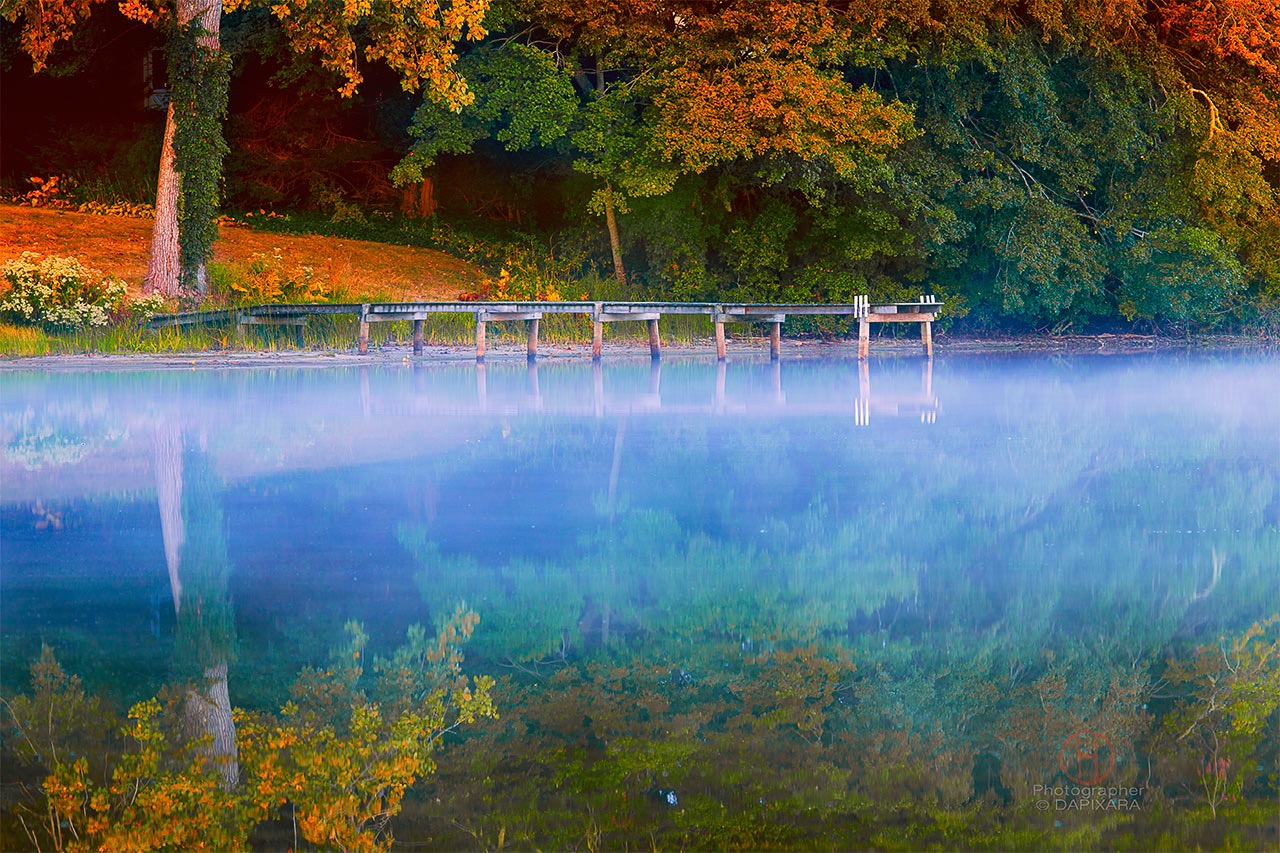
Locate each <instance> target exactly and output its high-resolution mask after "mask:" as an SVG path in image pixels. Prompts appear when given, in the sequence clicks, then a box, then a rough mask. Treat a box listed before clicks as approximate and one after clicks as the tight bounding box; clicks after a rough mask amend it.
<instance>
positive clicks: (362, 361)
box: [0, 334, 1280, 373]
mask: <svg viewBox="0 0 1280 853" xmlns="http://www.w3.org/2000/svg"><path fill="white" fill-rule="evenodd" d="M1277 351H1280V342H1278V341H1275V340H1272V339H1270V338H1265V337H1259V336H1256V335H1255V336H1246V335H1215V336H1201V337H1190V338H1171V337H1161V336H1157V335H1134V334H1100V335H1056V336H1033V335H1008V336H990V337H984V336H946V337H936V338H935V339H934V358H935V359H943V358H946V357H947V356H950V355H961V356H980V355H999V356H1010V355H1013V356H1016V355H1028V356H1033V355H1064V356H1097V355H1104V356H1109V355H1138V354H1144V353H1156V352H1162V353H1175V352H1185V353H1213V352H1258V353H1272V352H1277ZM662 353H663V357H664V358H672V359H679V360H711V361H714V360H715V343H714V341H710V340H707V341H694V342H691V343H676V344H664V345H663V348H662ZM857 354H858V342H857V340H856V339H853V340H837V341H830V340H810V339H803V338H800V339H791V340H786V339H784V340H783V342H782V360H783V361H794V360H808V359H827V358H834V359H856V358H857ZM728 356H729V359H728V360H729V361H731V362H732V361H752V362H755V361H768V360H769V350H768V344H767V342H763V341H762V342H749V343H748V342H737V343H731V344H730V345H729V347H728ZM882 357H889V358H906V357H917V358H919V357H923V354H922V352H921V345H920V342H919V341H918V340H917V339H914V338H890V339H881V340H874V339H873V341H872V346H871V358H872V359H873V360H874V359H877V358H882ZM638 359H642V360H644V361H649V360H650V356H649V352H648V349H647V347H646V346H645V345H644V344H643V343H640V342H636V343H622V342H613V343H606V344H605V346H604V355H603V360H604V361H605V362H608V361H618V360H625V361H631V360H638ZM537 361H538V363H544V362H546V363H556V362H566V361H568V362H582V361H586V362H590V361H591V345H590V344H589V343H581V344H579V343H552V342H543V344H542V346H541V348H540V350H539V353H538V359H537ZM466 362H471V363H474V362H475V348H474V347H473V346H472V345H470V344H445V345H441V344H436V345H428V346H427V347H426V348H425V350H424V351H423V354H422V355H417V356H415V355H414V354H413V351H412V347H411V345H409V344H395V345H387V346H380V347H371V348H370V352H369V353H368V354H367V355H361V354H359V353H358V352H356V350H355V347H352V348H350V349H342V350H334V349H327V350H295V349H284V350H243V351H233V350H197V351H191V352H173V353H144V352H115V353H60V354H54V355H40V356H10V355H3V354H0V373H4V372H16V371H32V370H37V371H39V370H44V371H57V370H104V371H106V370H136V369H149V370H193V369H231V368H261V367H336V366H341V367H358V366H362V365H363V366H371V365H377V366H386V365H392V364H431V363H466ZM512 362H520V363H525V362H526V351H525V347H524V346H523V345H521V344H508V343H501V344H498V345H496V346H492V345H491V346H490V347H489V349H488V352H487V353H486V357H485V362H484V363H485V364H495V363H502V364H507V363H512Z"/></svg>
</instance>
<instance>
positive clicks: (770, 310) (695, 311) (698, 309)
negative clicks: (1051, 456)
mask: <svg viewBox="0 0 1280 853" xmlns="http://www.w3.org/2000/svg"><path fill="white" fill-rule="evenodd" d="M942 305H943V303H941V302H939V301H938V300H937V299H935V298H934V296H933V295H932V294H926V295H924V296H922V297H921V298H920V299H919V300H917V301H915V302H895V303H886V304H872V303H871V302H870V301H869V300H868V298H867V297H865V296H859V297H855V299H854V301H853V302H850V303H839V304H805V303H795V304H767V303H729V302H604V301H600V302H540V301H528V302H463V301H456V302H377V303H372V302H365V303H350V304H320V305H254V306H249V307H245V308H238V309H228V310H220V311H185V312H181V313H177V314H157V315H155V316H154V317H152V318H151V319H150V320H149V321H148V327H149V328H151V329H162V328H165V327H169V326H184V325H195V324H209V325H212V324H218V323H229V322H234V323H235V324H236V333H237V337H242V336H243V334H244V330H245V328H246V327H247V326H251V325H275V326H293V327H295V328H296V330H297V335H298V338H299V340H301V335H302V327H303V326H304V325H305V324H306V322H307V318H308V317H315V316H334V315H343V314H346V315H354V316H356V317H357V318H358V333H357V348H358V349H359V351H360V353H361V354H366V353H368V352H369V329H370V326H371V325H372V324H373V323H386V322H404V321H409V322H412V323H413V352H414V354H415V355H420V354H421V353H422V351H423V323H424V322H425V321H426V320H427V319H428V318H430V317H431V316H432V315H434V314H462V315H471V316H472V317H474V319H475V342H476V361H479V362H483V361H484V358H485V351H486V331H487V327H488V324H490V323H512V322H523V323H525V324H526V328H527V332H528V345H527V348H526V352H527V356H528V359H529V360H530V361H533V360H535V359H536V358H537V357H538V328H539V324H540V321H541V320H542V319H543V318H544V317H545V316H547V315H548V314H578V315H585V316H587V317H590V319H591V356H592V358H593V359H595V360H599V359H600V358H601V355H602V353H603V340H604V331H603V330H604V324H605V323H622V322H635V323H641V322H642V323H645V324H646V326H647V328H648V333H649V354H650V356H651V357H652V358H654V359H658V358H661V357H662V338H661V335H660V332H659V325H658V324H659V321H660V320H661V319H662V317H663V316H665V315H690V314H692V315H703V316H707V317H710V318H711V320H712V322H713V323H714V325H715V342H716V356H717V358H718V359H719V360H721V361H723V360H724V359H725V357H726V346H725V331H724V327H725V324H727V323H756V324H765V325H768V327H769V356H770V358H771V359H773V360H777V359H778V358H780V357H781V351H782V324H783V323H785V322H786V320H787V317H789V316H791V317H795V316H835V317H849V318H850V320H851V321H852V320H856V321H857V323H858V358H860V359H865V358H867V356H868V354H869V352H870V342H871V334H870V329H871V325H872V324H873V323H917V324H919V326H920V340H921V344H922V346H923V348H924V352H925V355H926V356H928V357H930V358H932V357H933V328H932V327H933V321H934V320H935V319H937V315H938V312H939V311H940V310H941V308H942Z"/></svg>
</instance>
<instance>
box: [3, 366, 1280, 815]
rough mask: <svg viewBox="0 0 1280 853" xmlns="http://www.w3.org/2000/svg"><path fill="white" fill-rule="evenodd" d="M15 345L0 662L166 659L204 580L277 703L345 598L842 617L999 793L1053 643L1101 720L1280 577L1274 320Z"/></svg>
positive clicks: (697, 671) (491, 653)
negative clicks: (1215, 329)
mask: <svg viewBox="0 0 1280 853" xmlns="http://www.w3.org/2000/svg"><path fill="white" fill-rule="evenodd" d="M3 378H4V389H3V395H2V396H0V429H2V431H3V439H2V440H3V448H4V455H3V460H2V461H0V477H2V482H3V491H2V494H0V544H2V548H3V550H2V553H0V560H2V571H0V608H2V619H0V626H2V627H0V631H2V632H3V633H2V638H0V652H2V653H3V660H4V661H5V666H4V669H3V674H2V675H3V688H4V693H5V694H12V693H14V692H16V691H19V690H22V689H24V688H25V681H26V672H25V666H24V664H23V662H25V661H29V660H32V659H34V658H35V657H36V656H37V655H38V654H39V652H40V647H41V645H42V644H49V645H51V646H54V647H55V648H56V649H57V651H58V654H59V658H60V660H61V661H62V663H63V664H64V666H66V667H67V669H68V670H70V671H73V672H76V673H78V674H80V675H81V676H82V677H83V678H84V679H85V682H86V686H87V687H89V688H90V689H91V690H97V691H104V692H106V693H108V694H109V695H111V696H113V697H115V698H116V699H117V700H118V701H119V702H121V703H128V702H131V701H136V700H138V699H141V698H145V697H148V696H151V695H153V694H154V693H155V692H156V690H157V689H158V688H159V687H160V686H161V685H163V684H164V683H166V682H167V681H169V680H171V679H173V678H176V677H182V676H183V673H184V667H187V666H189V662H187V658H189V657H190V654H189V650H188V651H185V652H184V643H186V644H188V645H189V644H190V642H191V640H190V638H189V636H188V635H189V634H190V631H188V630H186V629H184V628H183V624H184V623H183V619H184V618H185V619H187V620H189V619H190V618H191V616H190V611H189V610H187V611H184V610H183V609H182V606H181V604H180V603H181V602H184V601H186V602H191V603H192V606H194V607H197V608H199V607H200V606H203V607H205V608H206V610H205V611H201V614H202V615H201V618H202V619H204V620H205V622H204V623H201V624H202V626H203V627H201V629H200V630H202V631H204V632H205V633H204V634H201V635H200V639H199V640H198V642H199V643H204V644H206V645H208V644H212V645H213V646H214V647H217V648H222V649H224V650H226V649H229V650H231V656H232V661H233V662H232V664H231V667H230V676H229V683H230V692H231V699H232V702H233V703H234V704H236V705H240V706H244V707H249V708H259V709H272V708H276V707H278V706H279V705H280V703H281V702H283V701H284V700H285V698H287V693H286V690H287V687H288V685H289V683H290V682H291V680H292V676H293V674H294V673H296V672H297V671H298V669H299V668H300V667H302V666H304V665H308V664H311V665H318V664H321V663H323V662H324V661H325V660H326V658H327V656H328V654H329V651H330V649H331V648H333V647H336V646H340V645H341V644H342V643H343V640H344V633H343V625H344V623H346V622H347V621H349V620H357V621H359V622H361V623H363V625H364V626H365V629H366V630H367V631H368V632H369V634H370V635H371V637H372V641H371V645H372V646H373V647H376V648H383V649H390V648H393V647H394V646H395V645H396V644H397V643H398V642H399V641H400V640H401V639H402V638H403V637H404V633H405V630H406V628H407V627H408V626H409V625H411V624H413V623H422V624H426V625H431V624H433V623H436V622H438V621H440V620H441V619H443V618H444V617H446V616H447V615H449V614H451V613H452V612H453V611H454V609H455V608H456V606H457V605H458V603H459V602H465V603H466V604H467V605H468V606H470V607H471V608H473V609H474V610H476V611H477V612H478V613H479V614H480V617H481V623H480V627H479V628H478V629H477V631H476V633H475V635H474V637H473V638H472V641H471V643H470V644H469V645H468V647H467V650H466V654H467V667H468V669H471V670H473V671H483V672H494V673H507V674H512V675H514V676H515V677H517V678H518V677H520V676H522V675H524V676H528V677H530V678H535V679H536V678H539V677H544V676H546V675H547V674H548V673H553V672H556V671H558V670H560V669H563V668H565V667H568V666H571V665H574V664H582V663H583V662H585V661H590V660H592V659H595V658H599V659H615V658H617V657H618V656H619V655H620V654H622V651H623V650H626V654H627V655H630V656H631V657H630V658H628V660H629V661H630V662H631V665H634V664H635V661H637V660H651V661H653V662H654V665H655V666H658V667H660V668H662V667H665V668H666V670H664V671H667V672H668V674H667V675H664V676H663V678H662V679H659V680H658V681H656V682H655V684H661V685H670V684H677V685H678V684H681V683H688V684H690V685H694V684H697V683H698V682H699V679H706V678H709V677H710V674H711V673H712V672H713V671H717V672H718V671H721V670H725V669H729V670H732V669H734V668H736V667H742V668H743V671H744V672H745V671H748V669H749V667H750V666H752V665H754V663H753V662H755V661H758V660H759V659H760V658H759V656H761V655H768V654H774V653H778V652H781V651H783V650H787V649H799V648H809V649H815V648H816V649H819V650H822V653H823V654H827V655H837V656H838V655H849V656H851V657H850V660H852V661H854V662H855V663H856V666H857V672H858V673H859V676H858V678H859V679H860V680H859V681H858V682H857V684H856V685H855V684H853V683H852V682H851V683H850V685H847V686H848V689H849V690H850V691H851V692H850V693H849V696H848V702H849V703H851V704H852V703H855V702H857V703H861V704H859V705H858V707H859V708H864V707H865V708H868V709H870V708H871V707H872V704H871V703H872V701H873V699H872V698H869V697H871V695H872V694H871V693H869V692H868V690H869V688H867V687H866V685H868V684H872V683H881V684H884V685H889V687H886V688H885V689H884V690H883V691H882V692H879V693H876V694H875V697H874V702H875V705H874V707H875V709H876V710H875V713H874V715H871V716H869V717H868V719H872V718H873V719H874V720H876V721H878V722H875V723H874V725H879V726H883V727H884V729H885V731H890V730H895V729H896V730H902V729H906V730H913V729H912V727H913V726H915V727H925V728H927V729H928V730H929V731H945V732H950V733H953V734H951V735H949V737H954V738H955V739H956V740H957V741H959V740H966V742H967V743H968V744H969V746H968V749H969V755H970V759H969V763H968V764H964V765H963V767H964V768H967V769H964V770H963V773H965V774H968V777H967V778H965V779H963V780H961V788H963V789H964V790H965V791H967V792H968V794H967V795H968V796H974V795H975V792H976V794H981V793H982V791H983V790H988V791H997V792H1001V793H1002V795H1005V796H1008V791H1009V790H1011V789H1015V790H1016V789H1017V786H1016V785H1015V784H1014V781H1013V780H1012V779H1011V778H1010V777H1009V772H1010V771H1009V768H1010V767H1011V766H1013V765H1012V764H1011V763H1010V762H1011V759H1010V757H1009V755H1008V753H1007V752H1005V753H1002V752H1001V749H1000V743H1001V742H1002V741H1001V740H1000V737H1002V735H999V734H998V731H997V730H998V728H999V727H998V726H997V725H996V723H995V722H991V726H992V727H993V728H992V729H991V732H985V733H984V731H982V730H981V726H980V725H979V722H980V721H981V719H982V714H983V713H984V712H985V709H987V708H989V707H991V706H993V704H994V703H996V702H997V701H998V699H999V697H1000V696H1001V695H1004V694H1010V693H1011V692H1016V690H1017V689H1018V688H1019V687H1020V686H1025V685H1026V684H1027V683H1028V682H1029V681H1030V680H1033V679H1035V678H1041V677H1043V676H1045V674H1046V673H1052V672H1057V671H1058V669H1061V671H1062V676H1061V677H1062V679H1063V682H1062V683H1063V684H1064V685H1065V686H1066V687H1065V690H1066V693H1065V696H1063V697H1061V706H1062V708H1061V713H1062V714H1063V715H1065V716H1064V719H1068V718H1069V719H1070V720H1072V721H1074V722H1072V723H1070V724H1068V723H1065V722H1064V723H1062V726H1067V727H1068V729H1067V730H1069V729H1070V726H1071V725H1076V726H1085V725H1088V724H1090V720H1091V719H1092V717H1091V716H1090V715H1091V714H1092V713H1094V712H1093V711H1091V710H1089V709H1090V708H1092V707H1093V706H1094V705H1097V704H1099V703H1103V702H1104V700H1105V701H1111V699H1108V698H1107V697H1112V698H1114V696H1113V694H1114V693H1115V678H1116V677H1117V673H1124V672H1133V671H1135V670H1136V668H1138V667H1140V666H1151V665H1153V663H1154V662H1158V661H1160V660H1162V659H1163V657H1164V656H1167V655H1168V654H1170V653H1171V652H1173V651H1176V650H1179V649H1182V650H1186V649H1190V648H1193V647H1194V646H1195V645H1196V644H1198V643H1202V642H1214V641H1216V640H1217V638H1219V637H1220V636H1223V635H1234V634H1239V633H1240V632H1241V631H1243V630H1244V629H1246V628H1247V627H1248V626H1249V625H1251V624H1252V623H1254V622H1256V621H1259V620H1263V619H1265V618H1267V617H1268V616H1271V615H1272V614H1275V613H1277V612H1280V581H1277V577H1278V575H1277V570H1278V569H1280V364H1278V363H1277V362H1276V361H1275V359H1273V358H1272V359H1266V358H1256V357H1228V356H1196V357H1187V356H1177V357H1173V356H1170V357H1137V356H1133V357H1110V358H1083V357H1075V358H1059V357H1040V356H1034V357H1033V356H1020V357H1010V358H992V357H982V358H978V357H974V358H947V359H940V360H938V361H937V362H936V363H930V362H925V361H921V360H915V359H902V360H885V361H877V360H873V361H872V362H871V363H870V364H869V365H865V364H864V365H861V366H860V365H859V364H857V363H856V362H846V361H840V362H819V361H797V362H783V363H781V364H780V365H779V364H772V365H771V364H769V363H767V362H764V363H759V362H748V363H732V364H729V365H728V366H727V367H726V366H723V365H720V366H717V365H716V364H715V363H714V362H709V361H702V360H692V361H684V362H682V361H678V360H668V361H666V362H663V363H662V364H661V365H657V364H654V365H651V364H650V363H649V362H647V361H646V362H643V363H639V362H636V363H630V362H624V363H621V364H606V365H605V366H604V367H603V368H600V367H594V368H593V367H592V366H591V365H588V364H567V365H565V364H554V363H553V364H544V365H543V366H540V367H528V368H526V366H525V365H523V364H521V365H506V364H501V363H498V364H491V365H489V366H487V367H482V368H478V367H475V366H472V365H456V364H455V365H443V366H434V365H429V364H416V365H412V366H410V365H406V366H403V367H399V366H397V367H385V368H384V367H376V368H367V369H365V368H359V369H355V368H351V369H318V368H306V369H271V370H233V371H217V370H199V371H191V372H178V371H171V372H112V373H74V372H58V373H51V374H46V373H36V372H30V373H27V372H9V373H6V374H5V375H4V377H3ZM201 603H203V605H202V604H201ZM214 612H216V616H209V615H207V614H208V613H214ZM182 613H186V614H188V615H187V616H185V617H182V618H180V614H182ZM206 623H207V624H206ZM210 626H212V627H210ZM184 632H185V633H184ZM183 637H187V639H185V640H184V639H183ZM223 653H224V654H225V653H226V652H225V651H224V652H223ZM646 655H647V656H648V657H646ZM1055 667H1057V668H1058V669H1055ZM850 671H851V672H852V671H853V669H851V670H850ZM962 671H963V672H966V673H969V674H970V676H972V678H970V680H969V681H964V680H963V679H961V678H960V676H959V675H957V673H960V672H962ZM965 677H966V678H969V676H965ZM672 679H674V681H672ZM979 683H981V684H985V685H986V688H983V689H992V690H994V691H995V693H993V694H991V695H987V694H984V693H982V692H981V691H980V690H978V688H977V687H974V686H973V685H975V684H979ZM1036 683H1039V682H1036ZM858 685H861V686H858ZM993 685H994V686H993ZM655 689H656V688H655ZM663 689H667V688H665V687H664V688H663ZM837 694H838V691H837ZM511 695H513V696H514V695H516V694H515V693H512V694H511ZM521 695H522V696H524V698H523V699H521V701H527V702H533V701H534V700H532V699H529V698H528V695H527V693H526V694H521ZM735 695H737V694H735ZM833 695H835V694H833ZM1135 695H1136V694H1135ZM1152 696H1153V698H1152V702H1153V703H1156V704H1158V701H1159V700H1158V697H1156V696H1155V694H1154V693H1153V694H1152ZM499 701H500V702H501V695H499ZM833 701H834V700H833ZM845 701H846V700H845V699H839V702H841V703H843V702H845ZM1137 701H1138V700H1136V699H1135V700H1134V702H1137ZM1146 707H1147V706H1146V704H1145V702H1144V703H1143V704H1142V706H1141V709H1142V712H1143V713H1145V709H1146ZM1131 710H1133V709H1131ZM1158 710H1159V708H1158V707H1153V708H1152V711H1153V712H1154V711H1158ZM503 711H504V713H508V712H509V713H511V714H513V715H516V716H518V712H519V709H518V708H510V709H503ZM655 713H656V712H655ZM1134 713H1139V711H1138V710H1134ZM868 714H870V711H868ZM868 725H871V724H870V723H869V724H868ZM1001 725H1003V723H1002V724H1001ZM1117 725H1118V724H1117ZM966 727H968V728H966ZM1059 728H1061V726H1059ZM801 730H803V726H801ZM921 730H922V731H924V730H925V729H924V728H921ZM999 731H1006V730H999ZM1046 731H1048V729H1046ZM956 732H963V733H964V734H963V735H961V734H954V733H956ZM993 732H995V733H993ZM1045 737H1046V738H1049V736H1048V735H1045ZM1135 737H1136V736H1135ZM1049 740H1052V738H1049ZM1042 747H1043V749H1044V750H1045V751H1046V752H1048V753H1052V755H1053V756H1056V755H1057V750H1058V748H1059V745H1058V744H1057V743H1056V741H1055V742H1051V743H1046V744H1042ZM1115 749H1116V752H1117V753H1123V752H1124V750H1123V749H1122V748H1121V745H1120V744H1119V743H1117V744H1116V745H1115ZM1134 749H1136V747H1135V748H1134ZM973 756H977V757H976V758H974V757H973ZM1135 758H1136V756H1135V755H1134V754H1132V752H1131V753H1130V754H1128V755H1127V756H1126V755H1123V754H1122V755H1121V757H1120V760H1121V762H1122V763H1123V762H1124V761H1126V760H1127V761H1129V762H1130V763H1131V764H1134V763H1135ZM1046 760H1048V759H1046ZM1054 760H1056V758H1055V759H1054ZM997 764H999V767H997ZM1050 764H1052V761H1050ZM1046 766H1048V765H1046ZM984 767H985V768H987V771H989V772H990V773H991V774H994V775H995V776H999V777H1000V778H999V781H994V782H991V781H988V782H986V783H982V782H980V781H979V777H981V776H982V774H983V768H984ZM993 768H994V769H993ZM1000 768H1003V769H1000ZM1135 772H1136V770H1135ZM1028 773H1030V771H1028ZM1024 776H1025V778H1023V780H1022V781H1023V782H1025V783H1027V784H1028V785H1029V784H1030V782H1031V781H1035V782H1037V783H1040V784H1044V783H1048V782H1052V781H1054V780H1053V779H1051V778H1049V777H1047V776H1045V775H1040V776H1035V775H1034V774H1031V775H1027V774H1024ZM1131 777H1132V774H1130V777H1128V778H1130V780H1131V781H1132V778H1131ZM1058 781H1062V780H1061V778H1059V779H1058ZM654 784H655V785H656V784H658V783H654ZM655 790H659V789H658V788H655ZM660 793H661V794H662V796H663V797H665V796H666V795H667V794H668V793H670V792H669V791H667V789H665V788H662V789H660ZM672 796H675V795H674V794H672ZM961 799H963V798H961ZM668 802H670V801H668ZM672 804H674V803H672Z"/></svg>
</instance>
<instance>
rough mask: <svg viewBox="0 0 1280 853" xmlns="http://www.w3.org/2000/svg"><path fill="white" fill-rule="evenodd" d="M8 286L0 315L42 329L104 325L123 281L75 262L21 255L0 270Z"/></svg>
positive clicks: (119, 300) (120, 297)
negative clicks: (42, 327) (41, 327)
mask: <svg viewBox="0 0 1280 853" xmlns="http://www.w3.org/2000/svg"><path fill="white" fill-rule="evenodd" d="M0 277H3V279H4V281H5V283H6V284H8V286H9V290H8V292H7V293H4V294H3V297H4V298H3V299H0V313H3V314H5V315H7V316H8V317H9V318H11V319H13V320H16V321H17V322H19V323H27V324H30V325H39V326H44V327H45V328H48V329H83V328H86V327H90V326H106V325H107V324H108V323H110V322H111V317H112V314H114V313H116V312H117V311H118V310H120V308H121V307H122V306H123V304H124V301H125V293H126V288H125V283H124V282H123V281H119V280H115V279H110V278H107V277H105V276H104V275H103V274H102V273H101V272H99V271H98V270H95V269H89V268H88V267H86V266H84V265H83V264H82V263H80V261H78V260H76V259H75V258H62V257H58V256H56V255H50V256H48V257H47V258H42V257H41V256H40V254H39V253H38V252H23V253H22V256H21V257H18V258H14V259H12V260H9V261H6V262H5V264H4V267H3V268H0Z"/></svg>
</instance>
